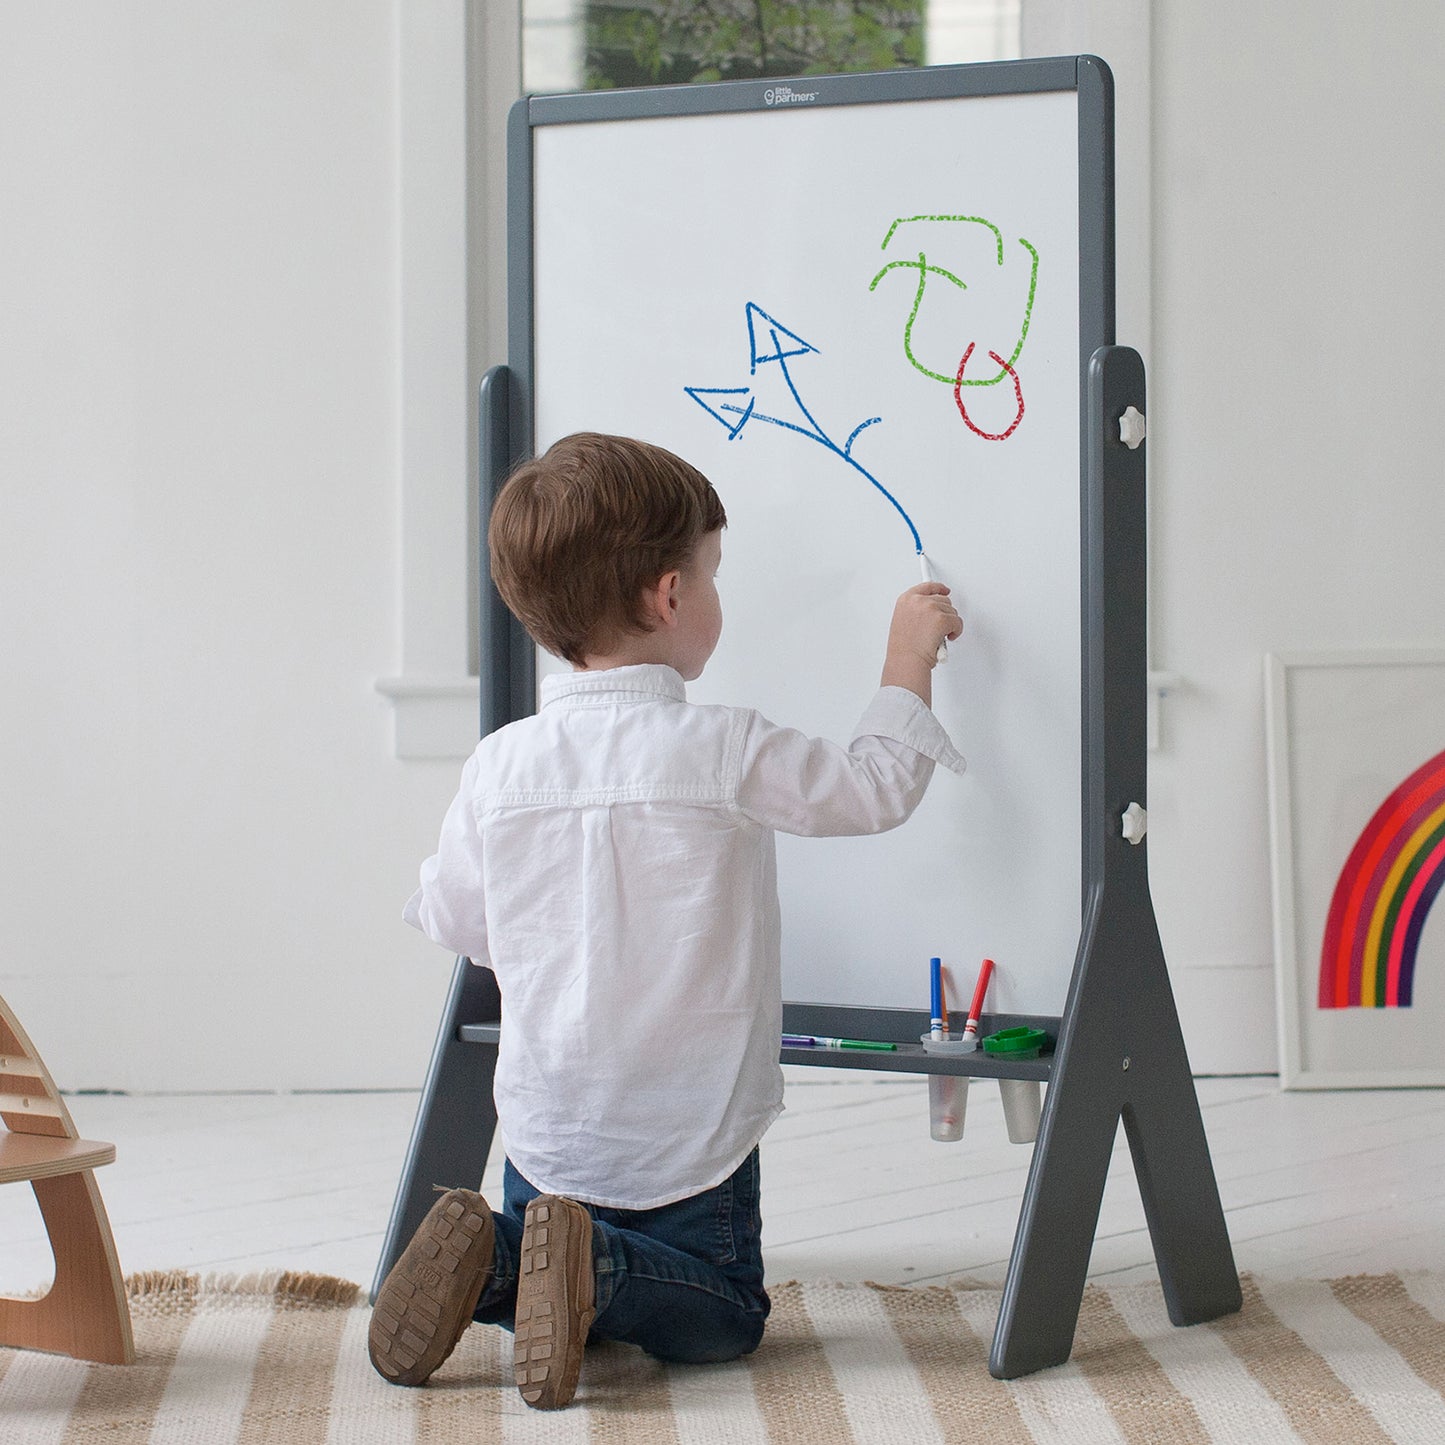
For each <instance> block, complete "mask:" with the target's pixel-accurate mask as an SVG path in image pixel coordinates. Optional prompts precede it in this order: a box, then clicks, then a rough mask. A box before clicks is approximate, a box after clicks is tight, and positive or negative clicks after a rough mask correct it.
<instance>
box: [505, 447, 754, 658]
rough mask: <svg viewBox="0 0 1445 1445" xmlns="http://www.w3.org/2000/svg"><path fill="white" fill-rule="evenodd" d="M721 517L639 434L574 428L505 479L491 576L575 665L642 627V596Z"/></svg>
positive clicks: (679, 466)
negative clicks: (629, 435)
mask: <svg viewBox="0 0 1445 1445" xmlns="http://www.w3.org/2000/svg"><path fill="white" fill-rule="evenodd" d="M726 525H727V514H726V512H724V511H723V505H722V502H721V501H720V500H719V498H718V495H717V493H716V492H715V491H713V488H712V483H711V482H709V481H708V479H707V478H706V477H705V476H703V474H702V473H701V472H700V471H698V470H697V468H696V467H693V466H689V465H688V463H687V462H685V461H683V460H682V458H681V457H677V456H674V455H673V454H672V453H671V452H669V451H664V450H663V449H662V448H661V447H658V446H653V445H651V444H650V443H648V442H640V441H633V440H631V439H629V438H627V437H617V436H605V435H602V434H601V433H598V432H576V433H574V434H573V435H572V436H568V437H563V438H562V440H561V441H559V442H556V443H554V444H553V445H552V446H551V447H550V448H549V449H548V450H547V452H546V453H545V454H544V455H542V456H540V457H536V458H534V459H533V460H531V461H528V462H523V463H522V465H521V466H520V467H518V468H517V470H516V471H515V472H513V474H512V475H511V476H510V477H509V478H508V479H507V482H506V485H505V486H503V488H502V490H501V492H500V493H499V494H498V497H497V500H496V503H495V505H494V506H493V508H492V517H491V522H490V524H489V525H488V528H487V547H488V550H489V552H490V555H491V563H492V580H493V581H494V582H495V583H496V585H497V591H498V592H500V593H501V594H502V601H504V602H505V603H506V604H507V606H508V607H510V608H511V609H512V611H513V612H515V613H516V614H517V616H518V618H520V619H521V622H522V625H523V626H524V627H525V628H526V629H527V631H528V632H529V633H530V634H531V636H532V638H533V639H534V640H535V641H536V642H538V643H540V644H541V645H542V646H543V647H545V648H546V649H547V651H548V652H552V653H555V654H556V655H557V656H558V657H561V658H565V659H566V660H567V661H568V662H570V663H572V664H573V665H574V666H581V665H582V663H583V661H584V660H585V659H586V658H587V656H588V655H592V656H597V655H598V654H599V653H602V652H605V651H606V650H607V649H608V648H609V647H611V646H612V645H613V643H615V641H616V640H617V638H618V637H619V636H621V635H623V634H625V633H628V632H646V631H649V630H650V629H649V627H648V624H647V622H646V620H645V618H644V616H643V613H642V606H641V604H642V596H643V593H644V592H645V591H646V590H647V589H648V588H649V587H651V586H652V585H653V584H654V583H655V582H656V581H657V579H658V578H659V577H661V576H662V575H663V573H665V572H670V571H672V570H673V569H674V568H679V567H683V566H685V565H686V564H687V563H688V562H689V561H691V560H692V556H693V553H694V552H695V551H696V550H697V546H698V543H699V542H701V541H702V539H703V537H705V536H706V535H707V534H708V533H709V532H715V531H717V530H718V529H719V528H721V527H725V526H726Z"/></svg>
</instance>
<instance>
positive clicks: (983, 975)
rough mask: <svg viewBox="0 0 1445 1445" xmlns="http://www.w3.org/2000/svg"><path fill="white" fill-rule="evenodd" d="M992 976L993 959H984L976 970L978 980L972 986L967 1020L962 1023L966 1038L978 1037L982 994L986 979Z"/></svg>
mask: <svg viewBox="0 0 1445 1445" xmlns="http://www.w3.org/2000/svg"><path fill="white" fill-rule="evenodd" d="M991 977H993V959H991V958H986V959H984V961H983V963H982V965H981V966H980V967H979V970H978V982H977V983H976V984H975V985H974V988H973V1002H972V1003H971V1004H969V1006H968V1022H967V1023H966V1024H965V1025H964V1028H963V1036H964V1038H966V1039H976V1038H977V1037H978V1016H979V1015H980V1014H981V1013H982V1012H983V996H984V994H986V993H987V992H988V981H989V979H990V978H991Z"/></svg>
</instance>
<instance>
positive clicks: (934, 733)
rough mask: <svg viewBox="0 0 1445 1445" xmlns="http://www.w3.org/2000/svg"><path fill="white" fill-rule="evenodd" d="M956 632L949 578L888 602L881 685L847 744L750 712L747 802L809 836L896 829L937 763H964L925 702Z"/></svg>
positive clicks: (760, 815)
mask: <svg viewBox="0 0 1445 1445" xmlns="http://www.w3.org/2000/svg"><path fill="white" fill-rule="evenodd" d="M961 631H962V623H961V622H960V620H959V616H958V613H957V612H956V611H955V610H954V608H953V604H952V603H951V602H949V600H948V588H947V587H945V586H943V585H942V584H941V583H937V582H925V583H922V584H921V585H919V586H917V587H911V588H909V590H908V591H907V592H905V593H904V594H903V595H902V596H901V597H900V598H899V599H898V603H897V605H896V606H895V608H894V612H893V623H892V626H891V627H890V629H889V634H888V651H887V655H886V657H885V659H884V664H883V678H882V686H881V688H880V690H879V692H878V694H877V696H876V697H875V698H874V699H873V701H872V702H871V703H870V704H869V706H868V709H867V710H866V711H865V712H864V714H863V717H862V719H861V720H860V722H859V724H858V727H857V729H856V731H855V733H854V736H853V741H852V743H851V744H850V745H849V746H848V747H846V748H843V747H839V746H838V744H837V743H833V742H829V741H827V740H826V739H822V738H810V737H807V736H806V735H805V734H803V733H800V732H796V731H794V730H793V729H791V728H780V727H775V726H774V725H773V724H771V723H769V722H767V721H765V720H764V719H762V718H759V717H754V718H753V721H752V724H751V726H750V727H749V730H748V735H747V739H746V741H745V744H744V748H743V756H742V773H741V777H740V780H739V788H738V802H739V806H740V807H741V808H742V809H743V811H744V812H745V813H747V814H748V816H750V817H752V818H753V819H755V820H756V821H757V822H760V823H762V824H764V825H765V826H767V827H770V828H776V829H778V830H779V831H781V832H785V833H798V834H803V835H807V836H811V837H836V836H845V835H852V834H859V833H882V832H885V831H887V830H888V829H890V828H896V827H897V826H898V825H899V824H900V823H902V822H903V821H904V820H905V819H906V818H907V817H908V816H909V814H911V813H912V812H913V810H914V809H915V808H916V807H917V806H918V804H919V802H920V801H922V798H923V794H924V791H925V790H926V789H927V787H928V783H929V779H930V778H931V777H932V776H933V768H934V764H935V763H936V762H938V763H942V764H943V765H944V766H945V767H947V768H951V769H952V770H953V771H955V772H960V773H961V772H962V771H963V770H964V766H965V765H964V761H963V759H962V758H961V757H960V756H959V754H958V753H957V751H956V750H955V749H954V746H953V744H952V743H951V742H950V741H949V737H948V734H947V733H946V732H945V731H944V729H943V725H942V724H941V723H940V722H939V721H938V719H937V718H936V717H934V715H933V713H932V712H931V711H930V710H929V707H928V701H929V697H930V694H931V692H932V686H931V683H932V673H933V667H934V665H935V662H936V660H937V656H938V646H939V643H940V642H942V641H943V639H944V638H945V637H948V638H954V637H957V636H958V635H959V633H960V632H961Z"/></svg>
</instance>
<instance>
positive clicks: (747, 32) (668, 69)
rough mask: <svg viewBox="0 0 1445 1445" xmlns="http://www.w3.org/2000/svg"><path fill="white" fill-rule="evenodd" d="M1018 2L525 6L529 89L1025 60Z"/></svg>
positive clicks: (571, 1)
mask: <svg viewBox="0 0 1445 1445" xmlns="http://www.w3.org/2000/svg"><path fill="white" fill-rule="evenodd" d="M1019 8H1020V0H788V3H784V0H638V3H632V4H628V3H623V0H522V75H523V84H524V87H525V88H526V90H527V91H529V92H531V93H537V92H542V91H559V90H610V89H612V88H614V87H616V86H629V85H677V84H691V83H697V82H706V81H716V80H749V79H756V78H759V77H762V76H780V75H807V74H828V73H838V72H843V71H858V70H888V69H892V68H895V67H908V66H918V65H943V64H950V63H953V62H958V61H971V60H1003V59H1009V58H1012V57H1014V56H1017V55H1018V54H1019V26H1020V17H1019Z"/></svg>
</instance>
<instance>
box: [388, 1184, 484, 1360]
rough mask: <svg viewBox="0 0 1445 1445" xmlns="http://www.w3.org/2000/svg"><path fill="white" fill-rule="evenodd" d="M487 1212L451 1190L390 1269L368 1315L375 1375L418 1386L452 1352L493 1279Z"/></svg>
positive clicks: (478, 1200)
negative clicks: (483, 1292) (369, 1317)
mask: <svg viewBox="0 0 1445 1445" xmlns="http://www.w3.org/2000/svg"><path fill="white" fill-rule="evenodd" d="M495 1232H496V1231H495V1228H494V1226H493V1224H492V1211H491V1210H490V1209H489V1208H488V1207H487V1201H486V1200H485V1199H483V1198H482V1196H481V1195H480V1194H478V1193H477V1192H476V1191H475V1190H473V1189H449V1190H448V1191H447V1192H446V1193H445V1194H443V1195H442V1197H441V1198H440V1199H438V1200H437V1202H436V1203H435V1204H433V1205H432V1207H431V1210H430V1211H429V1212H428V1214H427V1217H426V1218H425V1219H423V1220H422V1222H421V1224H420V1225H419V1226H418V1227H417V1231H416V1233H415V1234H414V1235H412V1237H411V1243H410V1244H408V1245H407V1247H406V1248H405V1249H404V1250H403V1251H402V1253H401V1258H400V1259H398V1260H397V1262H396V1263H395V1264H394V1265H392V1267H391V1270H390V1272H389V1273H388V1274H387V1276H386V1279H385V1281H384V1282H383V1284H382V1286H381V1289H380V1290H379V1291H378V1292H377V1296H376V1303H375V1304H374V1305H373V1306H372V1310H371V1329H370V1330H369V1332H368V1335H367V1345H368V1348H369V1350H370V1353H371V1363H372V1364H373V1365H375V1366H376V1369H377V1373H378V1374H380V1375H383V1376H385V1378H386V1379H388V1380H390V1381H391V1383H392V1384H393V1385H420V1384H422V1383H423V1382H424V1381H426V1380H427V1379H429V1378H430V1377H431V1374H432V1372H433V1371H434V1370H435V1369H436V1368H437V1366H438V1365H440V1364H441V1362H442V1361H443V1360H445V1359H446V1357H447V1356H448V1355H449V1354H451V1352H452V1350H453V1349H455V1348H456V1343H457V1341H458V1340H459V1339H461V1337H462V1331H463V1330H465V1329H466V1327H467V1326H468V1325H469V1324H471V1322H472V1311H473V1310H475V1309H476V1307H477V1299H478V1297H479V1296H480V1295H481V1293H482V1290H483V1289H484V1288H485V1287H486V1283H487V1281H488V1280H489V1279H491V1277H492V1246H493V1239H494V1237H495Z"/></svg>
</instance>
